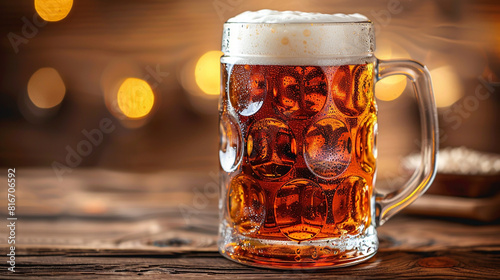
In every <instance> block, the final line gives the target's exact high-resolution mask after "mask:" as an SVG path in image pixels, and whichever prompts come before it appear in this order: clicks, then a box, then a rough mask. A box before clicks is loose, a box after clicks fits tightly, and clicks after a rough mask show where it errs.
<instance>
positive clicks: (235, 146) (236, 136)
mask: <svg viewBox="0 0 500 280" xmlns="http://www.w3.org/2000/svg"><path fill="white" fill-rule="evenodd" d="M219 135H220V143H219V160H220V165H221V167H222V168H223V169H224V170H225V171H227V172H232V171H234V170H235V169H236V168H237V167H238V165H239V162H240V160H241V158H242V155H243V152H242V138H241V133H240V129H239V125H238V122H237V121H236V120H235V119H234V118H233V117H232V116H230V115H229V114H228V113H227V112H224V113H223V114H222V116H221V119H220V121H219Z"/></svg>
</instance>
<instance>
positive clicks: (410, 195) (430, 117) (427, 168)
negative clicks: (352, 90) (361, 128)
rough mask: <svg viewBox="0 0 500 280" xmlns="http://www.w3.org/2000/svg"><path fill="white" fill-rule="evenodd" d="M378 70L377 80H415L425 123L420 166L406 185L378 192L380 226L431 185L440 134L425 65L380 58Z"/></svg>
mask: <svg viewBox="0 0 500 280" xmlns="http://www.w3.org/2000/svg"><path fill="white" fill-rule="evenodd" d="M375 71H376V81H379V80H380V79H383V78H385V77H388V76H392V75H405V76H406V77H408V78H409V79H410V80H411V81H412V83H413V88H414V91H415V95H416V97H417V102H418V108H419V111H420V122H421V124H422V128H421V129H422V132H421V134H422V140H421V152H420V154H421V157H422V158H421V161H420V166H419V167H418V168H417V169H416V170H415V172H414V173H413V175H412V176H411V178H410V179H409V180H408V182H406V184H405V185H404V186H403V187H402V188H400V189H398V190H396V191H394V192H391V193H388V194H385V195H382V194H379V193H377V194H376V199H375V200H376V203H375V205H376V212H375V215H376V224H377V226H380V225H382V224H384V223H385V222H386V221H387V220H388V219H389V218H391V217H392V216H393V215H394V214H396V213H397V212H399V211H401V210H402V209H403V208H405V207H406V206H408V205H410V204H411V203H412V202H413V201H415V200H416V199H417V198H418V197H419V196H420V195H422V194H423V193H424V192H425V191H426V190H427V189H428V188H429V186H430V185H431V183H432V181H433V180H434V176H435V174H436V168H437V166H436V160H437V152H438V135H439V134H438V119H437V110H436V104H435V101H434V94H433V92H432V84H431V77H430V74H429V71H428V70H427V68H426V67H425V66H424V65H422V64H420V63H418V62H416V61H412V60H378V61H377V67H376V70H375Z"/></svg>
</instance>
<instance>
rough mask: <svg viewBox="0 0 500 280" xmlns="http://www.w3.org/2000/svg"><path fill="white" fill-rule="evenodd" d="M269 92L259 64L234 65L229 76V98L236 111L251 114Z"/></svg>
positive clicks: (258, 107) (257, 108)
mask: <svg viewBox="0 0 500 280" xmlns="http://www.w3.org/2000/svg"><path fill="white" fill-rule="evenodd" d="M266 94H267V80H266V78H265V77H264V73H262V72H261V66H259V65H234V66H233V69H232V71H231V73H230V78H229V98H230V100H231V104H232V105H233V107H234V108H235V110H236V112H238V113H240V114H241V115H243V116H251V115H253V114H255V113H256V112H257V111H259V109H260V107H262V104H263V103H264V99H265V98H266Z"/></svg>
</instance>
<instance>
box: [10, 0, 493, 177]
mask: <svg viewBox="0 0 500 280" xmlns="http://www.w3.org/2000/svg"><path fill="white" fill-rule="evenodd" d="M284 3H285V2H283V1H276V0H266V1H243V0H210V1H200V0H197V1H158V0H157V1H153V0H144V1H131V0H121V1H103V0H85V1H78V0H75V1H72V0H60V1H43V0H38V1H2V2H1V4H0V6H1V10H0V14H1V16H0V31H1V35H2V37H1V46H0V127H1V131H0V159H1V162H0V165H1V166H3V167H18V168H21V167H30V168H31V167H41V168H48V170H50V169H52V168H55V170H58V171H59V172H60V173H61V174H62V173H65V171H68V170H66V169H64V168H65V167H69V168H89V167H96V168H102V169H110V170H117V171H125V172H130V171H133V172H154V171H164V170H190V171H199V172H205V173H207V172H209V171H214V172H216V171H217V170H218V151H217V149H218V148H217V146H218V141H219V140H218V125H217V122H218V113H217V99H218V94H219V84H218V79H219V62H218V60H219V56H220V52H219V49H220V41H221V33H222V25H223V23H224V21H226V20H227V19H228V18H230V17H232V16H234V15H236V14H238V13H241V12H243V11H246V10H258V9H263V8H268V9H277V10H302V11H308V12H322V13H337V12H342V13H355V12H357V13H362V14H364V15H366V16H368V17H369V18H371V19H372V21H373V22H374V23H375V26H376V32H377V36H376V38H377V52H376V55H377V56H378V57H379V58H381V59H391V58H411V59H414V60H417V61H420V62H422V63H423V64H425V65H427V67H428V68H429V70H430V72H431V75H432V78H433V83H434V89H435V95H436V102H437V105H438V107H439V117H440V129H441V132H440V139H441V147H457V146H465V147H468V148H470V149H475V150H479V151H483V152H489V153H500V145H498V139H499V138H498V137H499V136H500V135H499V134H500V132H499V131H500V129H499V128H500V117H499V115H500V113H499V109H500V97H499V96H498V88H499V81H500V79H499V77H500V5H499V4H498V2H497V1H460V0H445V1H430V0H427V1H417V0H413V1H412V0H408V1H405V0H400V1H398V0H377V1H372V0H370V1H368V0H367V1H319V0H310V1H308V0H301V1H294V0H291V1H286V4H284ZM376 96H377V99H378V105H379V138H378V143H379V146H378V147H379V160H380V161H379V169H378V170H379V178H382V179H384V178H393V177H398V176H399V177H401V176H402V177H405V176H407V175H406V173H405V172H404V170H402V167H401V166H402V165H401V159H402V158H404V157H405V156H407V155H409V154H411V153H414V152H416V151H418V150H419V141H418V139H419V133H420V132H419V120H418V111H417V107H416V104H415V100H414V97H413V93H412V88H411V85H410V84H409V83H407V80H406V78H404V77H391V78H389V79H387V80H384V81H383V82H380V83H378V84H377V88H376ZM132 100H140V102H139V103H138V102H133V101H132ZM86 139H88V140H89V141H87V142H84V141H82V140H86ZM82 143H90V145H88V144H82ZM75 152H78V153H79V155H80V156H78V155H75ZM55 173H57V171H55ZM65 176H71V175H70V173H69V172H66V173H65Z"/></svg>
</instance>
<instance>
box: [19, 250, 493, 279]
mask: <svg viewBox="0 0 500 280" xmlns="http://www.w3.org/2000/svg"><path fill="white" fill-rule="evenodd" d="M499 253H500V251H494V252H491V251H474V252H464V251H457V250H447V251H436V252H428V253H421V252H386V251H383V250H382V251H380V252H379V253H377V255H376V256H375V257H373V258H372V259H370V260H369V261H367V262H365V263H362V264H359V265H356V266H353V267H348V268H338V269H329V270H319V271H304V270H296V271H279V270H270V269H259V268H252V267H248V266H244V265H240V264H237V263H234V262H231V261H229V260H227V259H225V258H223V257H222V256H220V255H219V254H218V253H216V252H197V251H193V252H183V253H182V254H179V255H150V256H133V255H131V256H120V257H118V256H106V255H102V256H99V255H87V256H78V255H74V254H71V253H69V254H66V255H63V256H45V257H39V256H26V257H19V258H18V259H19V264H20V265H19V267H18V272H16V276H17V277H22V278H24V279H29V278H32V277H53V276H56V277H68V278H69V277H78V278H79V279H93V277H104V276H106V277H117V278H118V277H126V276H128V277H141V278H142V277H145V279H158V278H162V279H179V278H183V279H200V278H208V279H234V278H237V279H262V278H265V279H283V278H289V279H346V278H358V277H362V278H370V279H393V278H396V277H404V278H407V279H450V278H454V279H495V278H497V277H498V270H497V268H496V267H497V265H498V262H499V261H500V254H499ZM55 279H57V278H55Z"/></svg>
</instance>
